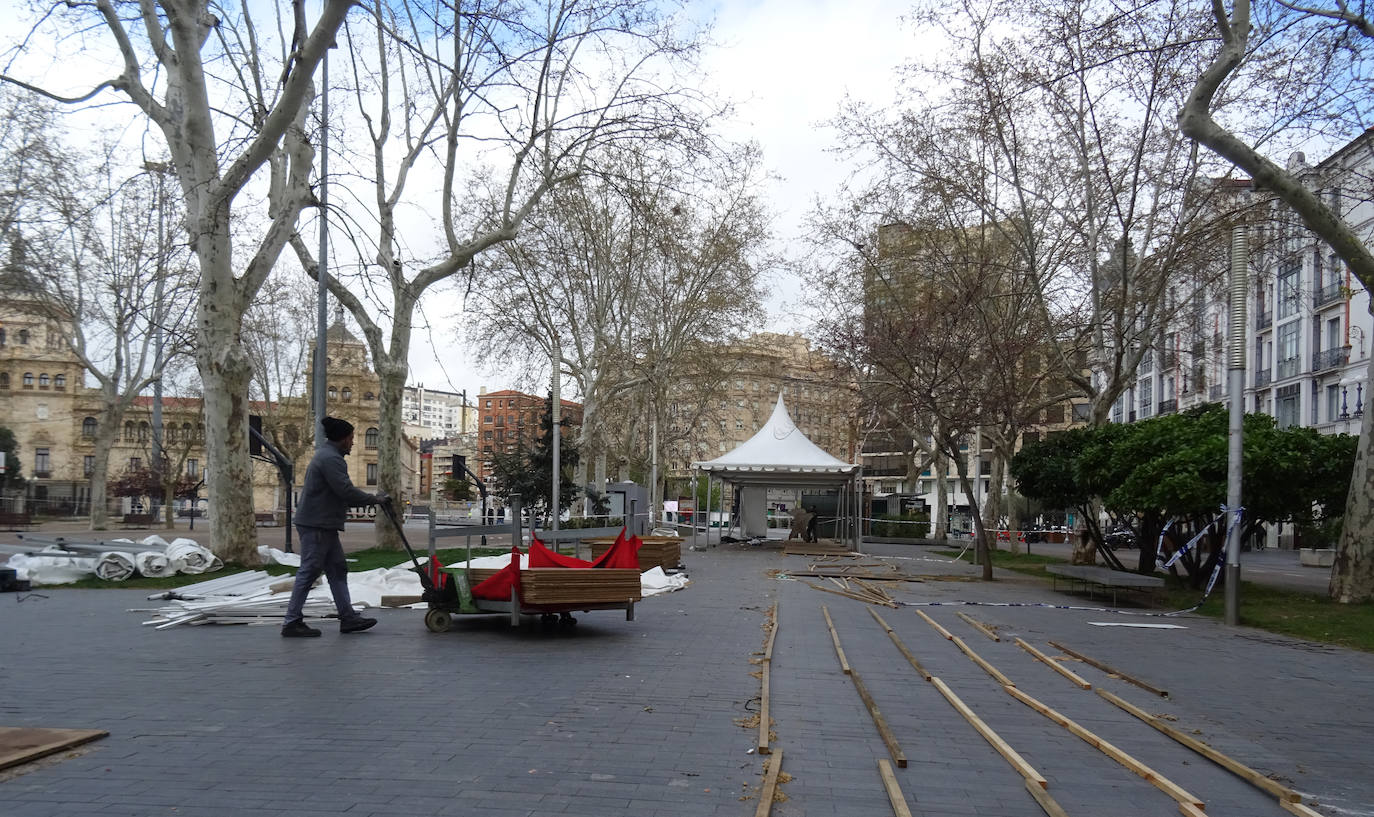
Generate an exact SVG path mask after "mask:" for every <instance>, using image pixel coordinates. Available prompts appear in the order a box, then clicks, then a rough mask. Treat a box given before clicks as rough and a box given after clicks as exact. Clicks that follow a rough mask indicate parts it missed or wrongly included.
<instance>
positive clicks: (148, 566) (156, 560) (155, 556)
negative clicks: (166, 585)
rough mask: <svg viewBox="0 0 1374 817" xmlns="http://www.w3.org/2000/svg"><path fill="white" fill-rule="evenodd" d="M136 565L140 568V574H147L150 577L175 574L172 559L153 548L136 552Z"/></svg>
mask: <svg viewBox="0 0 1374 817" xmlns="http://www.w3.org/2000/svg"><path fill="white" fill-rule="evenodd" d="M134 567H136V568H138V573H139V575H140V576H147V577H148V578H150V579H156V578H159V577H161V576H171V575H173V573H172V561H171V560H170V559H168V558H167V557H166V556H165V555H163V554H161V553H157V552H156V551H152V550H145V551H144V552H142V553H135V554H134Z"/></svg>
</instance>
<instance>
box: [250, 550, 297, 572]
mask: <svg viewBox="0 0 1374 817" xmlns="http://www.w3.org/2000/svg"><path fill="white" fill-rule="evenodd" d="M258 558H259V559H261V560H262V563H263V564H265V565H286V566H287V567H300V566H301V555H300V554H299V553H287V552H286V551H284V550H278V549H276V548H274V547H272V546H270V545H258Z"/></svg>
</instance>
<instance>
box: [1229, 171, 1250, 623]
mask: <svg viewBox="0 0 1374 817" xmlns="http://www.w3.org/2000/svg"><path fill="white" fill-rule="evenodd" d="M1248 204H1249V196H1248V194H1242V206H1245V205H1248ZM1249 266H1250V235H1249V232H1248V225H1247V224H1246V221H1245V217H1244V214H1242V215H1241V217H1240V218H1239V219H1238V223H1237V224H1236V225H1235V226H1233V227H1232V228H1231V276H1230V285H1229V292H1230V324H1229V326H1228V327H1227V343H1228V348H1227V364H1226V370H1227V371H1226V376H1227V378H1228V380H1229V386H1230V392H1231V394H1230V397H1231V414H1230V427H1229V429H1228V430H1227V435H1226V440H1227V457H1226V614H1225V622H1226V625H1227V626H1229V627H1234V626H1236V625H1238V624H1239V623H1240V534H1241V526H1240V513H1241V463H1242V454H1243V445H1242V443H1243V441H1244V418H1245V321H1246V303H1245V298H1246V291H1247V289H1248V288H1249V278H1250V275H1249V272H1250V270H1249Z"/></svg>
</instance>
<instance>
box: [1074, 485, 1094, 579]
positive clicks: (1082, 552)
mask: <svg viewBox="0 0 1374 817" xmlns="http://www.w3.org/2000/svg"><path fill="white" fill-rule="evenodd" d="M1090 507H1091V516H1090V517H1089V519H1091V520H1092V524H1090V523H1089V519H1084V520H1083V526H1084V531H1085V532H1087V531H1091V530H1092V528H1093V525H1094V524H1095V523H1096V520H1097V515H1098V511H1099V509H1100V506H1099V504H1098V503H1097V501H1096V500H1094V501H1093V503H1092V505H1091V506H1090ZM1069 536H1070V537H1071V538H1072V540H1073V552H1072V554H1071V555H1070V556H1069V564H1074V565H1095V564H1097V542H1095V541H1094V540H1093V537H1092V536H1091V534H1089V535H1085V536H1074V535H1073V531H1070V532H1069Z"/></svg>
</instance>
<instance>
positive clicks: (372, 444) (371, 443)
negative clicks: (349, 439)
mask: <svg viewBox="0 0 1374 817" xmlns="http://www.w3.org/2000/svg"><path fill="white" fill-rule="evenodd" d="M379 436H380V434H378V432H377V429H375V428H369V429H368V430H367V433H366V434H364V435H363V447H364V448H368V449H372V450H376V448H377V438H378V437H379Z"/></svg>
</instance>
